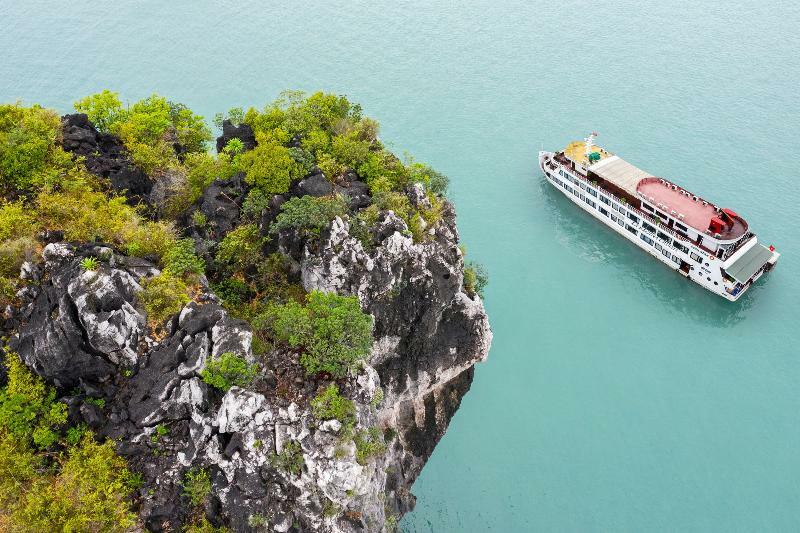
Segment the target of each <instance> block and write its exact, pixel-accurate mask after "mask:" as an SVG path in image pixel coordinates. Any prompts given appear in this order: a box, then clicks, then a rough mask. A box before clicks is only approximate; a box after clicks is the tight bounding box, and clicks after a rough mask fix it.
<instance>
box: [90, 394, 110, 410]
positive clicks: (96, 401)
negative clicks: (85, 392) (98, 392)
mask: <svg viewBox="0 0 800 533" xmlns="http://www.w3.org/2000/svg"><path fill="white" fill-rule="evenodd" d="M86 403H88V404H91V405H94V406H95V407H99V408H100V409H102V408H103V407H105V406H106V401H105V399H103V398H92V397H89V398H86Z"/></svg>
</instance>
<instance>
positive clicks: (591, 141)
mask: <svg viewBox="0 0 800 533" xmlns="http://www.w3.org/2000/svg"><path fill="white" fill-rule="evenodd" d="M595 137H597V132H596V131H593V132H592V133H590V134H589V136H588V137H586V138H585V139H584V141H586V159H589V154H591V153H592V146H594V138H595Z"/></svg>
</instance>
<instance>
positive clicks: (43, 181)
mask: <svg viewBox="0 0 800 533" xmlns="http://www.w3.org/2000/svg"><path fill="white" fill-rule="evenodd" d="M60 139H61V118H60V117H59V116H58V114H57V113H56V112H55V111H52V110H49V109H44V108H42V107H40V106H32V107H23V106H22V105H21V104H19V103H17V104H3V105H0V194H9V193H11V192H13V191H20V190H30V189H33V188H36V187H42V186H45V185H48V184H54V183H57V182H58V181H59V179H60V178H61V176H62V175H63V174H64V172H65V171H66V170H68V169H70V168H72V167H73V164H72V158H71V157H70V155H69V154H67V153H66V152H64V150H62V148H61V146H60V143H59V141H60Z"/></svg>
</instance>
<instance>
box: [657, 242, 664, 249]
mask: <svg viewBox="0 0 800 533" xmlns="http://www.w3.org/2000/svg"><path fill="white" fill-rule="evenodd" d="M663 249H664V247H663V246H661V244H660V243H656V250H663Z"/></svg>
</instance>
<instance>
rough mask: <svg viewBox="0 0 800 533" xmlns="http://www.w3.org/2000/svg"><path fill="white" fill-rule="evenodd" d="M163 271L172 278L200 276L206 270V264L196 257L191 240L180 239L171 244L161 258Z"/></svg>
mask: <svg viewBox="0 0 800 533" xmlns="http://www.w3.org/2000/svg"><path fill="white" fill-rule="evenodd" d="M161 262H162V264H163V266H164V271H165V272H168V273H170V274H172V275H174V276H179V277H183V276H187V275H194V276H197V275H200V274H202V273H203V271H204V270H205V268H206V262H205V261H203V259H202V258H200V257H197V255H196V254H195V250H194V240H193V239H180V240H177V241H175V242H174V243H173V245H172V246H171V247H170V248H169V249H168V250H167V252H166V253H165V254H164V256H163V257H162V258H161Z"/></svg>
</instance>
